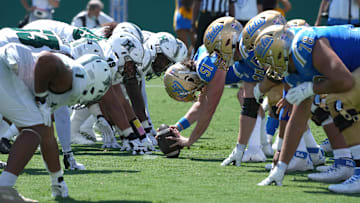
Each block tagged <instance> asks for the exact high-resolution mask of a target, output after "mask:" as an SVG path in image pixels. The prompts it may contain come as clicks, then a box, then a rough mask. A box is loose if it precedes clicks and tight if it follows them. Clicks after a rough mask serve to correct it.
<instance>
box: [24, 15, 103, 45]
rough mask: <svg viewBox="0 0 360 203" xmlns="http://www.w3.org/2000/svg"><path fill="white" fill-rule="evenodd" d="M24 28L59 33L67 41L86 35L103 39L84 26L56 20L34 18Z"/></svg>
mask: <svg viewBox="0 0 360 203" xmlns="http://www.w3.org/2000/svg"><path fill="white" fill-rule="evenodd" d="M23 28H24V29H45V30H50V31H53V32H54V33H56V34H57V35H59V37H60V38H62V39H64V40H66V41H67V42H70V41H73V40H78V39H80V38H83V37H86V38H91V39H96V40H100V39H104V38H103V37H101V36H98V35H97V34H95V33H94V32H93V31H91V30H89V29H88V28H85V27H75V26H72V25H69V24H67V23H64V22H60V21H56V20H36V21H33V22H31V23H29V24H27V25H25V26H24V27H23Z"/></svg>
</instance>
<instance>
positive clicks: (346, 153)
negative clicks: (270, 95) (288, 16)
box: [254, 19, 353, 182]
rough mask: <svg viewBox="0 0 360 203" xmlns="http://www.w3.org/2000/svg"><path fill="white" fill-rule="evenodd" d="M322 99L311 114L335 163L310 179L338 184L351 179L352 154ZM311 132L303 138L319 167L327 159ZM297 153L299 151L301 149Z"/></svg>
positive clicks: (263, 85) (294, 22)
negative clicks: (322, 129) (329, 147)
mask: <svg viewBox="0 0 360 203" xmlns="http://www.w3.org/2000/svg"><path fill="white" fill-rule="evenodd" d="M299 25H306V24H305V21H304V20H301V19H295V20H292V21H289V22H288V23H287V24H286V26H287V27H297V26H299ZM296 29H301V28H296ZM272 77H279V76H278V75H277V74H273V75H272ZM269 81H270V80H268V78H265V80H264V81H263V82H262V83H261V84H260V85H258V86H257V87H260V88H258V90H259V91H258V93H260V92H261V91H263V90H264V89H266V86H267V85H269V84H271V82H270V83H269ZM274 84H276V83H272V84H271V85H274ZM271 85H270V86H271ZM268 87H269V86H268ZM285 87H288V85H285ZM288 88H289V87H288ZM255 89H256V88H255ZM260 89H261V91H260ZM268 89H269V88H268ZM266 91H267V90H265V92H266ZM254 95H255V97H258V96H259V94H255V93H254ZM285 95H286V92H285V93H284V97H285ZM321 97H323V96H319V95H316V96H315V97H314V102H313V104H312V106H311V112H312V114H313V115H312V117H311V119H312V120H313V121H314V122H315V123H316V124H317V125H321V126H322V127H323V128H324V131H325V132H326V135H327V136H328V138H329V139H330V141H331V145H332V147H333V148H334V149H335V150H334V153H333V154H334V159H335V162H334V164H333V165H330V166H319V167H317V170H318V171H320V172H321V173H314V174H309V175H308V177H309V178H310V179H312V180H315V181H321V182H338V181H342V180H346V179H347V178H349V177H350V176H351V175H352V170H353V169H352V167H351V166H349V165H346V160H348V159H351V152H350V149H349V148H348V146H347V144H346V142H345V139H344V137H343V136H342V135H341V133H340V132H339V130H338V129H337V128H336V126H335V125H334V123H333V119H332V117H331V116H330V115H329V113H328V112H327V110H326V108H324V106H326V105H324V104H323V103H324V102H322V101H323V99H322V98H321ZM282 101H284V100H282ZM315 104H316V105H315ZM286 106H289V104H288V103H287V105H286ZM319 106H322V108H320V107H319ZM324 109H325V110H324ZM284 123H286V122H284V121H281V124H284ZM284 126H285V125H283V126H281V127H280V133H279V135H280V136H279V137H281V138H283V135H284V129H285V128H284ZM309 132H310V130H309V129H307V130H306V131H305V133H304V136H303V137H304V140H305V144H306V147H307V151H308V152H309V154H310V156H311V160H312V162H313V163H314V165H317V164H319V163H320V164H321V163H324V161H325V157H324V155H323V154H322V153H321V151H322V150H321V149H319V147H318V145H317V143H316V141H315V140H314V138H313V137H312V136H311V135H309ZM281 141H282V139H281ZM280 143H282V142H280ZM302 145H303V142H302V141H301V142H300V143H299V145H298V148H300V147H301V146H302ZM280 149H281V145H280V146H279V147H278V151H277V153H276V156H275V157H274V162H273V163H276V162H277V160H278V157H279V153H280ZM297 151H299V149H298V150H297ZM297 154H299V153H298V152H296V153H295V156H296V155H297ZM299 155H300V154H299ZM293 159H294V158H293ZM293 159H292V160H291V161H290V164H289V166H288V167H287V171H289V170H292V167H293V166H294V165H293V163H294V161H293ZM302 166H306V165H304V164H300V165H299V167H302ZM272 167H274V165H273V164H272V166H270V165H266V168H267V169H269V170H270V169H271V168H272ZM330 169H331V170H330Z"/></svg>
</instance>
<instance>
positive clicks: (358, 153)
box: [350, 145, 360, 160]
mask: <svg viewBox="0 0 360 203" xmlns="http://www.w3.org/2000/svg"><path fill="white" fill-rule="evenodd" d="M350 152H351V155H352V157H353V159H354V160H360V145H355V146H352V147H350Z"/></svg>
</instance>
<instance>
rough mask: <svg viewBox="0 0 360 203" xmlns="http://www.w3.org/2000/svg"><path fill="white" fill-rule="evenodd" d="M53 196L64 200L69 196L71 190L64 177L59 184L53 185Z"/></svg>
mask: <svg viewBox="0 0 360 203" xmlns="http://www.w3.org/2000/svg"><path fill="white" fill-rule="evenodd" d="M51 195H52V196H53V197H62V198H64V197H68V196H69V190H68V187H67V185H66V183H65V181H64V178H63V177H60V178H59V180H58V182H57V183H52V184H51Z"/></svg>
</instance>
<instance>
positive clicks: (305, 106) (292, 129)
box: [279, 99, 312, 164]
mask: <svg viewBox="0 0 360 203" xmlns="http://www.w3.org/2000/svg"><path fill="white" fill-rule="evenodd" d="M311 103H312V101H311V99H306V100H304V101H303V102H302V103H301V104H300V105H299V106H294V107H293V111H292V113H291V116H290V119H289V121H288V123H287V125H286V128H285V135H284V139H283V145H282V148H281V154H280V159H279V160H280V161H282V162H284V163H286V164H289V162H290V160H291V158H292V156H293V155H294V153H295V151H296V148H297V146H298V144H299V142H300V139H301V136H302V134H303V133H304V132H305V130H306V129H307V121H308V119H309V116H310V107H311Z"/></svg>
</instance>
